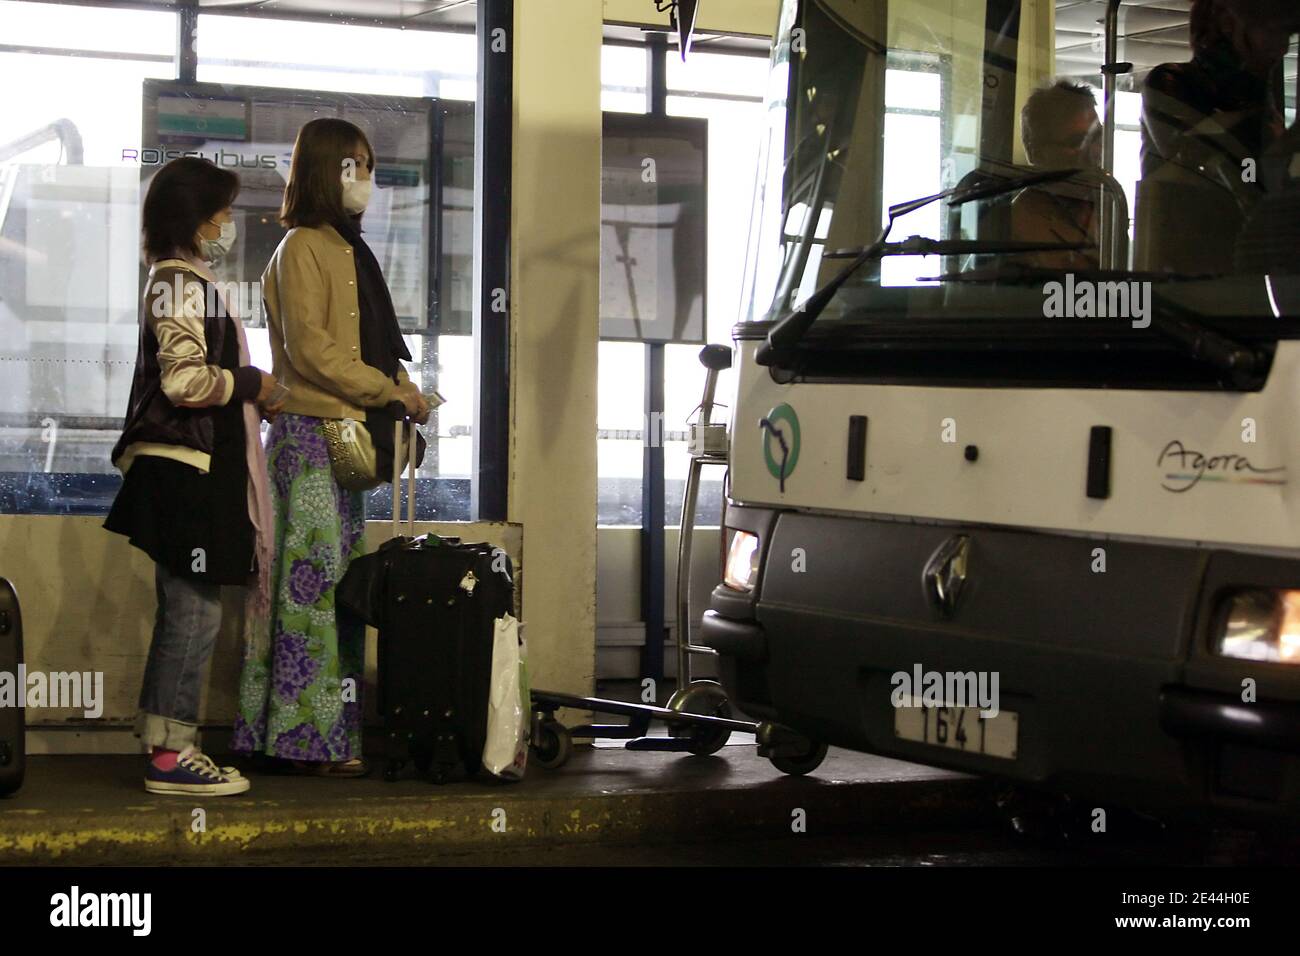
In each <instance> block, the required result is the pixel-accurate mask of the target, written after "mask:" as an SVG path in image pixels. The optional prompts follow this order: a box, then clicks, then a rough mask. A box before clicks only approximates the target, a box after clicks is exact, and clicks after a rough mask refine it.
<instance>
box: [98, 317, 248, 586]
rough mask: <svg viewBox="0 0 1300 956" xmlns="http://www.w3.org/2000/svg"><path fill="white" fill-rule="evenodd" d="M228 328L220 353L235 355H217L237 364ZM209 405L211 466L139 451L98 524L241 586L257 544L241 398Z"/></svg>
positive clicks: (174, 566)
mask: <svg viewBox="0 0 1300 956" xmlns="http://www.w3.org/2000/svg"><path fill="white" fill-rule="evenodd" d="M229 332H230V334H228V335H227V336H226V338H227V348H226V349H225V350H224V351H225V352H227V353H230V352H233V355H232V354H227V355H223V356H222V358H223V360H224V361H223V362H222V365H223V366H227V363H229V364H230V365H237V364H238V351H237V350H238V343H237V341H236V340H235V332H234V330H233V329H230V330H229ZM232 360H233V361H232ZM211 411H212V416H213V421H212V425H213V428H212V432H213V435H212V438H213V443H212V461H211V465H210V470H209V472H208V473H207V474H206V475H205V474H202V473H201V472H200V471H199V470H198V469H197V468H195V467H193V466H192V465H187V464H185V463H183V462H180V461H176V460H175V459H173V458H160V457H158V456H156V455H141V456H140V457H138V458H136V459H135V461H134V462H133V463H132V464H131V467H130V468H129V469H128V470H127V473H126V477H125V478H124V479H123V480H122V487H121V489H120V490H119V491H118V493H117V498H116V499H115V500H114V501H113V508H112V510H111V511H109V513H108V518H107V519H106V520H105V521H104V527H105V528H107V529H108V530H109V531H114V532H117V533H118V534H122V535H126V536H127V537H128V538H129V539H130V540H131V543H132V544H133V545H135V546H136V547H137V548H139V549H140V550H141V551H143V552H144V553H145V554H147V555H149V557H151V558H153V560H154V561H156V562H158V563H159V564H161V565H163V566H164V567H165V568H167V570H169V571H171V572H172V573H173V574H177V575H180V576H182V577H187V578H192V579H194V580H197V581H203V582H205V583H208V584H247V583H248V580H249V575H250V574H251V573H252V571H253V569H254V567H255V565H254V553H255V549H254V532H253V522H252V520H251V519H250V518H249V516H248V459H247V452H246V450H245V447H244V404H243V402H241V401H238V400H232V401H231V403H230V404H229V405H223V406H218V407H214V408H213V409H212V410H211Z"/></svg>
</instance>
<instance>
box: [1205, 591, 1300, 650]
mask: <svg viewBox="0 0 1300 956" xmlns="http://www.w3.org/2000/svg"><path fill="white" fill-rule="evenodd" d="M1218 642H1219V643H1218V651H1219V653H1220V654H1222V655H1223V656H1224V657H1235V658H1237V659H1239V660H1246V661H1266V662H1268V663H1272V664H1300V591H1288V590H1280V589H1273V588H1268V589H1265V588H1256V589H1252V590H1249V591H1238V592H1236V593H1235V594H1233V595H1232V596H1231V597H1229V598H1228V604H1227V613H1226V614H1225V615H1224V617H1223V627H1222V630H1221V631H1220V633H1219V638H1218Z"/></svg>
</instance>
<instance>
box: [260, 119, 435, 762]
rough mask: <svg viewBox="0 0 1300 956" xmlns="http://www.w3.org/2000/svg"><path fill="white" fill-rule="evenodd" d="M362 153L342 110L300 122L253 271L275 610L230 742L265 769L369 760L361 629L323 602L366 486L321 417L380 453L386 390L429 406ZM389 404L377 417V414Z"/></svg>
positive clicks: (367, 154)
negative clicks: (279, 396) (267, 346)
mask: <svg viewBox="0 0 1300 956" xmlns="http://www.w3.org/2000/svg"><path fill="white" fill-rule="evenodd" d="M373 169H374V154H373V153H372V152H371V149H370V143H369V142H368V141H367V139H366V137H365V134H363V133H362V132H361V130H360V129H358V128H357V127H356V126H354V125H352V124H351V123H348V122H345V121H343V120H340V119H333V118H323V119H317V120H312V121H311V122H310V123H307V124H306V125H305V126H304V127H303V128H302V129H301V130H300V131H299V133H298V140H297V142H296V143H295V144H294V149H293V159H292V162H291V164H290V170H289V181H288V183H287V184H286V186H285V191H284V203H283V205H282V207H281V210H280V221H281V223H282V224H283V225H285V226H287V227H289V232H288V234H287V235H286V236H285V237H284V239H283V240H282V241H281V243H280V245H279V247H278V248H277V249H276V250H275V253H274V254H273V255H272V257H271V261H270V263H269V264H268V265H267V267H266V271H265V272H263V274H262V295H263V299H264V301H265V303H266V315H267V328H268V329H269V330H270V335H271V354H272V356H273V358H274V361H275V373H276V377H277V378H279V379H281V380H282V381H283V382H284V383H285V384H286V385H287V386H289V389H290V394H289V397H288V399H287V400H286V402H285V405H284V411H283V413H282V414H281V415H280V416H278V417H277V418H276V420H275V422H274V423H273V424H272V426H271V432H270V435H269V436H268V438H267V458H268V462H269V467H270V474H271V484H272V488H273V491H274V496H273V497H274V503H275V515H276V521H275V527H276V575H275V578H276V580H277V581H278V582H280V583H279V585H278V587H277V590H276V593H275V595H274V606H273V609H272V617H271V621H270V623H269V625H268V626H267V627H266V628H264V629H263V628H256V629H255V632H254V633H255V635H265V640H262V641H257V640H254V641H251V642H250V643H249V644H248V645H247V647H246V649H245V660H244V670H243V675H242V677H241V681H240V713H239V717H238V719H237V721H236V724H235V747H236V749H238V750H241V751H245V752H249V753H256V754H261V755H263V756H264V757H267V758H272V759H274V760H275V761H276V764H275V769H277V770H281V771H289V772H298V773H307V774H312V775H319V776H333V777H355V776H361V775H363V774H365V773H366V770H367V768H366V765H365V763H364V761H363V760H362V758H361V729H362V728H361V714H362V704H361V699H360V693H359V691H360V687H361V683H362V668H363V657H364V637H365V628H364V625H362V624H361V622H359V621H355V620H349V619H347V618H344V617H336V616H335V604H334V588H335V586H336V585H337V584H338V582H339V581H340V580H341V579H342V577H343V575H344V573H345V572H346V571H347V567H348V563H349V562H350V561H351V559H352V558H353V557H355V556H357V555H359V554H361V535H362V531H363V529H364V528H365V499H364V497H363V494H362V493H361V492H354V491H348V490H346V489H344V488H343V487H342V486H341V485H340V484H339V483H338V482H337V480H336V479H335V477H334V474H333V472H332V469H331V465H330V453H329V446H328V443H327V438H326V424H327V423H328V422H329V421H331V420H336V421H337V420H341V419H351V420H353V421H357V422H364V423H365V424H366V426H367V430H368V431H369V433H370V436H371V438H372V440H373V441H374V443H375V446H376V448H377V450H379V449H381V448H382V447H383V445H384V444H386V445H387V447H388V451H389V454H390V456H391V450H392V436H393V420H394V419H393V416H392V412H390V411H387V409H389V408H390V407H391V406H393V405H395V404H396V405H398V406H399V407H400V408H401V409H403V410H404V412H405V414H408V415H410V416H411V417H413V418H414V419H415V420H417V421H421V422H423V421H424V420H425V419H427V417H428V413H429V406H428V403H427V402H426V401H425V399H424V397H423V396H422V395H421V394H420V392H419V390H418V389H417V388H416V387H415V386H414V385H413V384H412V383H411V382H410V380H409V378H408V376H407V373H406V369H405V368H404V367H403V366H402V362H403V361H409V360H410V358H411V356H410V353H409V352H408V351H407V348H406V344H405V342H404V341H403V339H402V334H401V328H400V327H399V326H398V323H397V316H396V313H395V312H394V309H393V303H392V299H391V297H390V296H389V293H388V288H387V286H386V285H385V283H384V277H383V274H382V273H381V272H380V268H379V263H378V261H376V259H375V256H374V254H373V253H372V252H371V251H370V247H369V246H367V245H366V243H365V241H364V240H363V239H362V238H361V214H362V213H363V212H364V211H365V208H366V205H367V204H368V203H369V201H370V193H371V186H372V180H371V175H372V171H373ZM385 415H387V416H388V417H387V419H386V422H387V423H386V424H384V423H383V422H384V418H383V416H385ZM389 461H391V457H390V458H389Z"/></svg>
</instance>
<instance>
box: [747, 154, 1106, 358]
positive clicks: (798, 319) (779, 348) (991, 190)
mask: <svg viewBox="0 0 1300 956" xmlns="http://www.w3.org/2000/svg"><path fill="white" fill-rule="evenodd" d="M1080 172H1082V170H1079V169H1054V170H1049V171H1047V172H1042V173H1031V174H1030V175H1028V176H1019V177H1017V178H1015V179H1004V180H998V181H996V182H991V183H984V184H981V185H978V186H968V187H966V188H962V187H960V186H957V187H954V188H953V189H946V190H944V191H943V192H941V193H935V194H934V195H933V196H922V197H921V198H920V199H912V200H909V201H907V202H902V203H898V204H897V205H895V206H890V207H889V218H888V220H887V221H886V223H885V228H884V229H883V230H882V231H881V233H880V236H879V237H878V238H877V239H876V241H875V242H873V243H872V244H871V245H869V246H867V247H865V248H864V249H863V250H862V251H861V252H859V253H858V255H857V256H856V257H855V258H854V260H853V261H852V262H850V263H849V264H848V265H847V266H845V268H844V269H843V270H842V271H841V272H840V274H839V275H837V276H835V277H834V278H833V279H831V280H830V281H829V282H827V283H826V285H824V286H822V287H821V288H820V289H818V290H817V291H816V292H814V293H813V294H812V295H811V296H809V297H808V301H806V302H805V303H804V304H803V305H802V306H800V307H799V308H797V309H794V310H792V311H790V312H788V313H786V314H785V315H784V316H782V317H781V318H780V319H778V320H777V322H776V324H775V325H774V326H772V328H771V330H770V331H769V332H768V333H767V341H766V342H764V343H763V345H762V346H761V347H760V348H759V350H758V354H757V355H756V356H755V361H757V362H758V364H759V365H775V364H776V363H777V361H778V359H779V357H780V356H781V355H782V354H783V353H787V352H789V350H790V349H793V348H794V347H795V346H797V345H798V344H799V342H800V341H801V340H802V339H803V337H804V335H805V334H806V333H807V332H808V329H809V328H811V327H812V324H813V323H814V322H816V321H817V317H818V316H820V315H821V314H822V312H824V311H825V310H826V306H827V305H829V304H830V301H831V299H833V298H835V294H836V293H837V292H839V290H840V288H841V287H842V286H843V285H844V283H846V282H848V281H849V279H851V278H852V277H853V274H854V273H855V272H857V271H858V270H859V269H861V268H862V267H863V266H864V265H866V264H867V263H868V262H871V261H872V260H874V259H879V258H880V257H881V255H882V253H883V252H884V250H885V249H886V248H887V246H888V242H889V232H890V230H891V229H893V228H894V222H895V220H897V219H900V218H902V217H903V216H906V215H907V214H908V213H912V212H916V211H917V210H918V209H924V208H925V207H926V206H928V205H930V204H931V203H935V202H939V201H941V200H945V199H946V200H947V201H948V205H949V206H961V205H964V204H966V203H971V202H978V201H979V200H981V199H994V198H996V197H998V196H1005V195H1007V194H1008V193H1013V192H1018V191H1019V190H1021V189H1026V188H1028V187H1030V186H1038V185H1041V184H1043V183H1053V182H1059V181H1060V180H1062V179H1069V178H1070V177H1072V176H1077V175H1078V174H1079V173H1080Z"/></svg>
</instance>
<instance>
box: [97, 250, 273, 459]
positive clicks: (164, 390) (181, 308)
mask: <svg viewBox="0 0 1300 956" xmlns="http://www.w3.org/2000/svg"><path fill="white" fill-rule="evenodd" d="M232 321H238V320H237V319H234V318H232V317H230V316H229V315H228V314H227V312H226V310H225V305H224V301H223V300H222V299H221V298H220V296H219V295H217V292H216V288H215V286H214V285H213V284H212V283H210V282H208V280H207V279H206V278H204V276H203V275H202V274H201V273H200V272H199V270H198V268H197V267H196V266H195V265H194V264H193V263H191V262H188V261H186V260H185V259H181V258H169V259H160V260H158V261H157V262H155V263H154V264H153V265H152V266H151V267H150V269H149V277H148V279H147V280H146V281H145V289H144V296H143V312H142V313H141V318H140V338H139V344H138V346H137V349H136V358H135V374H134V376H133V378H132V381H131V396H130V399H129V400H128V402H127V413H126V422H125V425H124V427H123V429H122V435H121V437H120V438H119V439H118V441H117V444H116V445H115V446H114V448H113V453H112V461H113V464H114V466H115V467H117V468H118V469H119V470H120V471H121V472H122V473H123V474H126V472H127V471H128V470H129V469H130V467H131V464H132V462H134V461H135V459H136V458H138V457H139V456H141V455H157V456H159V457H162V458H172V459H175V460H177V461H180V462H184V463H185V464H187V465H192V466H194V467H195V468H197V469H198V470H199V471H201V472H207V471H208V470H209V468H210V465H211V460H212V439H213V421H212V409H213V408H214V407H216V406H222V405H227V404H229V403H230V402H231V401H251V400H253V399H255V398H256V397H257V393H258V392H259V391H260V389H261V384H262V377H261V371H260V370H259V369H257V368H256V367H254V366H251V365H245V366H242V367H240V368H237V369H229V368H222V367H221V364H220V361H221V351H222V347H223V345H224V344H225V336H226V330H227V326H228V323H230V322H232Z"/></svg>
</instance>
